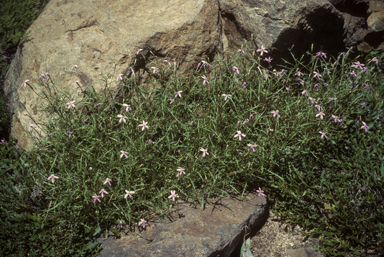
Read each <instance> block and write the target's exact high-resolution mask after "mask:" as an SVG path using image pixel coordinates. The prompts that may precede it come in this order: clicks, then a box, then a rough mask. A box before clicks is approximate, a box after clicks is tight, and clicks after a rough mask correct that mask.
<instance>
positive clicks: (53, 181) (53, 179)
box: [48, 174, 59, 184]
mask: <svg viewBox="0 0 384 257" xmlns="http://www.w3.org/2000/svg"><path fill="white" fill-rule="evenodd" d="M56 178H59V177H56V176H55V175H53V174H52V175H51V176H49V178H48V180H51V181H52V184H53V183H55V179H56Z"/></svg>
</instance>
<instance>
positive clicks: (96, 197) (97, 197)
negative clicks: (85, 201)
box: [92, 193, 101, 203]
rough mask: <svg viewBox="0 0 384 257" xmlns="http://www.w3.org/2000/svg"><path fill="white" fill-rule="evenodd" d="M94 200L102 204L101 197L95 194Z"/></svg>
mask: <svg viewBox="0 0 384 257" xmlns="http://www.w3.org/2000/svg"><path fill="white" fill-rule="evenodd" d="M92 198H93V202H96V200H97V201H99V202H100V203H101V201H100V199H99V198H100V195H96V193H95V195H93V196H92Z"/></svg>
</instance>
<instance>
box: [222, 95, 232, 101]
mask: <svg viewBox="0 0 384 257" xmlns="http://www.w3.org/2000/svg"><path fill="white" fill-rule="evenodd" d="M222 96H225V98H224V101H225V100H227V98H228V97H230V96H231V95H226V94H222Z"/></svg>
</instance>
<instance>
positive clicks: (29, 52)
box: [4, 0, 383, 151]
mask: <svg viewBox="0 0 384 257" xmlns="http://www.w3.org/2000/svg"><path fill="white" fill-rule="evenodd" d="M341 2H342V1H341ZM360 2H362V3H363V4H365V5H368V4H369V8H370V9H369V10H370V11H371V12H372V14H371V16H369V17H371V18H370V19H369V24H370V27H369V28H366V25H364V24H365V23H366V22H367V21H366V20H364V19H362V18H361V17H357V18H356V17H355V16H354V15H355V14H354V13H352V14H349V15H350V16H351V17H349V16H348V13H346V11H345V10H344V11H345V12H344V11H339V10H338V9H337V8H335V6H334V5H332V3H331V2H330V1H327V0H293V1H286V0H285V1H282V0H269V1H256V0H252V1H250V0H247V1H243V0H196V1H182V0H157V1H134V0H124V1H117V0H111V1H106V2H103V1H97V2H95V1H91V0H84V1H81V2H79V1H74V0H51V1H50V2H49V3H48V4H47V5H46V6H45V8H44V10H43V12H42V13H41V14H40V15H39V17H38V18H37V19H36V20H35V21H34V23H33V24H32V25H31V26H30V28H29V29H28V31H29V32H30V35H29V37H28V39H26V40H24V41H22V42H20V44H19V46H18V49H17V52H16V54H15V57H14V59H13V61H12V63H11V66H10V69H9V71H8V73H7V75H6V80H5V85H4V90H5V94H6V96H7V97H8V98H9V102H10V109H11V113H12V123H11V128H10V135H11V137H14V138H17V139H18V146H19V147H20V148H22V149H24V150H27V151H29V150H31V149H32V147H33V141H32V139H29V138H26V136H27V133H26V132H27V130H26V129H27V127H28V126H29V125H30V124H38V123H41V122H44V123H47V120H48V117H52V118H53V119H55V118H57V116H52V115H51V113H44V112H41V111H40V112H39V111H37V110H38V109H39V108H41V107H42V104H46V102H44V101H41V99H40V98H38V97H37V96H36V95H35V94H34V93H33V91H32V89H31V88H30V87H29V86H26V87H24V86H22V84H23V82H24V81H25V80H29V82H28V83H29V85H31V86H32V87H33V89H34V90H35V91H36V92H41V90H42V87H41V86H39V85H37V84H36V82H41V80H39V76H40V74H46V73H49V74H50V76H51V77H52V80H53V81H55V82H57V84H56V87H57V89H58V91H60V90H63V89H65V90H67V91H69V90H70V89H71V91H73V92H75V94H74V98H75V99H76V98H77V97H78V98H79V99H78V101H79V100H81V99H82V97H84V96H85V93H87V92H88V91H87V88H88V87H89V86H90V85H91V84H92V85H93V86H94V88H95V90H96V92H98V93H99V94H102V92H103V91H104V88H105V84H103V83H102V82H101V79H102V76H101V73H103V74H104V76H110V79H109V80H108V82H109V83H111V84H109V85H108V90H109V92H110V93H111V96H112V97H113V99H115V101H117V102H122V101H123V98H124V95H125V94H126V93H128V92H127V90H126V87H123V86H122V82H121V81H117V76H118V75H119V74H123V76H122V77H123V78H125V77H127V78H132V77H133V76H135V77H137V78H138V79H139V84H140V86H142V87H143V88H144V89H145V90H147V91H148V92H153V93H155V92H156V91H155V89H156V88H157V87H158V86H161V85H158V83H157V84H156V85H155V84H153V83H152V82H150V79H153V77H154V76H155V77H156V76H157V77H158V75H156V74H153V73H152V71H153V70H152V69H151V67H153V66H154V65H153V61H154V62H156V63H157V64H158V67H159V66H163V67H165V65H167V64H165V63H163V61H165V60H167V61H169V62H170V63H171V64H173V63H176V65H177V70H176V76H177V77H185V78H186V77H190V76H191V71H192V70H196V68H197V65H198V63H199V62H201V61H202V60H203V59H206V60H208V61H209V62H212V61H213V63H215V62H217V60H214V57H215V56H216V54H217V53H219V54H220V55H221V57H222V58H224V60H230V59H232V58H233V57H234V53H236V52H237V51H238V49H240V48H242V49H244V46H245V44H246V42H248V49H260V48H261V46H263V47H264V48H266V49H267V50H268V51H269V52H268V54H267V56H270V57H272V58H273V61H272V64H273V65H277V64H281V63H282V62H283V61H282V60H281V59H282V58H284V59H286V60H291V55H290V53H289V51H288V48H291V47H292V45H294V47H293V48H292V53H293V54H294V55H295V56H296V57H297V58H300V56H301V55H302V54H304V53H306V52H307V51H308V50H309V49H310V47H311V44H313V51H314V52H317V51H320V50H321V51H323V52H326V53H327V55H328V57H329V56H335V55H337V54H338V53H339V52H341V51H345V50H346V49H345V47H346V46H348V47H350V46H354V44H356V45H357V44H363V43H364V44H363V45H364V46H365V48H367V47H369V46H371V45H374V44H373V43H372V42H376V41H377V40H379V41H380V42H382V41H383V40H382V30H381V28H382V25H381V17H382V16H380V15H381V14H380V13H381V12H380V11H377V10H378V8H377V6H378V5H380V3H372V6H371V2H374V1H370V2H369V3H368V2H367V1H359V3H360ZM335 5H336V6H337V4H335ZM347 9H348V8H347ZM347 9H346V10H347ZM377 13H379V14H377ZM363 18H365V17H363ZM367 19H368V17H367ZM354 26H357V29H354V28H352V27H354ZM374 33H376V34H374ZM370 35H371V37H372V35H380V37H379V39H370V40H368V39H369V36H370ZM362 40H363V41H362ZM375 44H376V43H375ZM139 49H143V50H142V51H140V52H139ZM264 56H265V55H264ZM264 56H263V57H264ZM74 65H77V67H78V68H77V69H75V68H74V69H71V68H72V67H74ZM131 68H133V71H134V73H132V69H131ZM219 72H221V71H219ZM171 74H172V72H169V73H168V75H167V76H165V78H164V80H169V78H170V75H171ZM215 75H216V74H215V73H214V72H212V73H211V74H209V76H207V77H208V79H211V78H212V77H213V76H215ZM44 76H45V75H44ZM40 77H41V76H40ZM47 79H48V78H47ZM75 81H79V84H80V86H81V89H78V88H76V87H74V86H71V85H72V84H73V83H74V82H75ZM74 85H76V84H74ZM76 90H77V91H76ZM149 90H150V91H149ZM107 93H108V92H107ZM134 99H135V98H134ZM65 100H66V101H68V102H69V100H70V99H65ZM71 100H72V99H71ZM78 101H76V103H77V102H78ZM124 103H128V104H130V103H131V99H130V98H129V99H128V100H125V102H124ZM64 105H65V104H64ZM77 107H78V108H82V107H83V106H82V105H81V104H80V105H78V106H77ZM133 108H136V106H133ZM27 114H28V115H27ZM35 129H36V131H37V132H39V133H40V132H41V126H36V127H35ZM35 134H37V136H38V137H43V136H45V135H44V134H41V135H39V134H38V133H35Z"/></svg>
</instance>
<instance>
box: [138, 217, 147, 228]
mask: <svg viewBox="0 0 384 257" xmlns="http://www.w3.org/2000/svg"><path fill="white" fill-rule="evenodd" d="M146 223H147V221H146V220H144V219H141V220H140V222H139V223H138V225H139V226H140V225H143V228H145V224H146Z"/></svg>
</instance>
